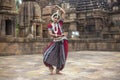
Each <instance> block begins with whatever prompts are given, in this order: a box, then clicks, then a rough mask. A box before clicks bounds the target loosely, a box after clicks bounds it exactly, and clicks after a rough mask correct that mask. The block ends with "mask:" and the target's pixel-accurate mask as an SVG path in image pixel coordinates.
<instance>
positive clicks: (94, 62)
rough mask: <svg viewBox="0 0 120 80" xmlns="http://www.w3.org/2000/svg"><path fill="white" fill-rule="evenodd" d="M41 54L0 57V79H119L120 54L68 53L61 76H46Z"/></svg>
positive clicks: (47, 71) (100, 52) (47, 74)
mask: <svg viewBox="0 0 120 80" xmlns="http://www.w3.org/2000/svg"><path fill="white" fill-rule="evenodd" d="M42 59H43V56H42V54H35V55H17V56H1V57H0V80H120V52H105V51H104V52H103V51H78V52H69V56H68V58H67V62H66V66H65V68H64V69H63V71H62V74H61V75H58V74H55V73H54V74H53V75H50V74H49V70H48V68H47V67H45V66H44V64H43V62H42Z"/></svg>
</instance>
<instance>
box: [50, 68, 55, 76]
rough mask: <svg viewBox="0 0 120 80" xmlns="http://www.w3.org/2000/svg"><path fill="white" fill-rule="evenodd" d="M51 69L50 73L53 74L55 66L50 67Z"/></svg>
mask: <svg viewBox="0 0 120 80" xmlns="http://www.w3.org/2000/svg"><path fill="white" fill-rule="evenodd" d="M49 70H50V75H53V70H54V68H53V67H49Z"/></svg>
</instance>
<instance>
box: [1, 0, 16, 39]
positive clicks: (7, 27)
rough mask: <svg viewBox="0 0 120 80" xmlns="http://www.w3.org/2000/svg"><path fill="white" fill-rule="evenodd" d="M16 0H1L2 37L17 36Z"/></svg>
mask: <svg viewBox="0 0 120 80" xmlns="http://www.w3.org/2000/svg"><path fill="white" fill-rule="evenodd" d="M15 6H16V5H15V0H0V37H8V36H10V37H15V36H16V35H15V34H16V31H15V26H16V23H17V20H16V16H17V12H16V7H15Z"/></svg>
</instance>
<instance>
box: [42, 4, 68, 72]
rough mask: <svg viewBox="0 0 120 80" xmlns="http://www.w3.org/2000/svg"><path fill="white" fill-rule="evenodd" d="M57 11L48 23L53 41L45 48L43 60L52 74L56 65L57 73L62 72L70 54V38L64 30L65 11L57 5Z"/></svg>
mask: <svg viewBox="0 0 120 80" xmlns="http://www.w3.org/2000/svg"><path fill="white" fill-rule="evenodd" d="M55 7H56V8H57V11H56V12H55V13H53V15H52V16H51V18H52V22H51V23H50V24H48V32H49V34H50V36H51V37H53V41H52V42H51V44H50V45H49V46H48V47H47V48H46V49H45V51H44V57H43V62H44V64H45V65H46V66H47V67H48V68H49V70H50V72H51V74H53V70H54V67H53V66H55V67H56V74H60V71H61V70H62V69H63V68H64V66H65V62H66V58H67V54H68V40H67V38H66V34H65V33H64V32H63V31H62V26H63V18H64V15H65V11H64V10H63V9H62V8H61V7H59V6H57V5H56V6H55Z"/></svg>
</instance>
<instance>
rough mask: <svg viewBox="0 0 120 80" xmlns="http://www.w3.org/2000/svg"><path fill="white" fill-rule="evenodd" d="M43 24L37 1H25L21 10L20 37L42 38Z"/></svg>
mask: <svg viewBox="0 0 120 80" xmlns="http://www.w3.org/2000/svg"><path fill="white" fill-rule="evenodd" d="M42 22H43V21H42V19H41V8H40V6H39V5H38V3H37V2H36V0H23V2H22V4H21V6H20V10H19V24H18V25H19V37H27V38H37V37H39V38H42V37H43V35H42V33H43V30H42Z"/></svg>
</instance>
